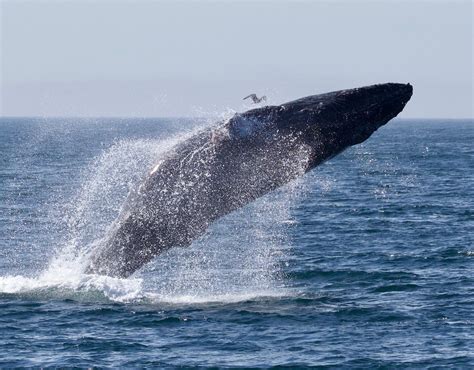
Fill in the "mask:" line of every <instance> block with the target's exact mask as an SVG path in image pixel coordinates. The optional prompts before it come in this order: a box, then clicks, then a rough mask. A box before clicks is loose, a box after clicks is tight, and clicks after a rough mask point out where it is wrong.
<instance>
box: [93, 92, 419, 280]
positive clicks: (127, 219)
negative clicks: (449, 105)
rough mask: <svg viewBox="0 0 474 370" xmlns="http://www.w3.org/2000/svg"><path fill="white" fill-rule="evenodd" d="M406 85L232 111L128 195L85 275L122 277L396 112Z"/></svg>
mask: <svg viewBox="0 0 474 370" xmlns="http://www.w3.org/2000/svg"><path fill="white" fill-rule="evenodd" d="M412 92H413V88H412V86H411V85H410V84H397V83H386V84H379V85H372V86H366V87H361V88H357V89H349V90H341V91H336V92H331V93H326V94H321V95H314V96H309V97H306V98H302V99H298V100H295V101H292V102H288V103H285V104H282V105H279V106H266V107H263V108H257V109H252V110H249V111H247V112H245V113H241V114H236V115H234V117H232V118H231V119H230V120H228V121H226V122H221V123H218V124H217V125H216V126H214V127H211V128H209V129H206V130H203V131H201V132H199V133H197V134H196V135H194V136H192V137H191V138H189V139H188V140H186V141H184V142H182V143H181V144H179V145H177V146H176V147H175V148H173V149H172V150H170V151H169V152H168V153H167V154H166V155H165V156H164V157H163V158H162V159H161V161H159V163H158V164H157V166H156V167H155V168H154V169H153V171H152V172H151V173H150V175H149V177H148V178H147V179H146V181H145V182H144V183H143V184H142V185H141V186H140V187H139V189H138V190H137V191H135V192H134V193H132V194H130V196H129V199H128V203H127V205H126V207H125V209H124V210H123V211H122V213H121V215H120V216H119V218H118V220H116V222H115V223H114V226H113V228H112V230H110V232H109V234H108V237H107V238H105V241H104V243H103V244H102V246H101V247H99V248H98V249H96V250H95V251H94V252H93V254H92V256H91V258H90V262H89V265H88V266H87V268H86V272H87V273H96V274H102V275H108V276H113V277H121V278H124V277H128V276H130V275H131V274H133V273H134V272H135V271H136V270H138V269H139V268H140V267H142V266H143V265H145V264H146V263H148V262H149V261H151V260H152V259H153V258H154V257H155V256H156V255H158V254H160V253H162V252H164V251H166V250H167V249H169V248H172V247H183V246H188V245H190V244H191V243H192V242H193V241H194V240H195V239H196V238H198V237H199V236H200V235H202V234H203V233H204V232H205V230H206V229H207V228H208V227H209V225H210V224H211V223H212V222H214V221H215V220H217V219H218V218H220V217H222V216H224V215H226V214H228V213H230V212H232V211H234V210H236V209H238V208H240V207H242V206H244V205H246V204H248V203H250V202H252V201H253V200H255V199H257V198H259V197H261V196H263V195H265V194H266V193H268V192H270V191H272V190H274V189H276V188H278V187H280V186H282V185H284V184H286V183H288V182H290V181H291V180H293V179H295V178H297V177H299V176H302V175H303V174H304V173H306V172H307V171H309V170H311V169H312V168H314V167H316V166H317V165H319V164H321V163H322V162H324V161H326V160H328V159H330V158H331V157H333V156H335V155H337V154H338V153H340V152H341V151H343V150H344V149H346V148H348V147H349V146H351V145H355V144H359V143H361V142H363V141H365V140H366V139H368V138H369V137H370V135H372V133H373V132H374V131H376V130H377V129H378V128H379V127H380V126H382V125H384V124H386V123H387V122H388V121H389V120H391V119H392V118H394V117H395V116H397V115H398V114H399V113H400V112H401V111H402V110H403V108H404V107H405V104H406V103H407V102H408V101H409V100H410V98H411V96H412Z"/></svg>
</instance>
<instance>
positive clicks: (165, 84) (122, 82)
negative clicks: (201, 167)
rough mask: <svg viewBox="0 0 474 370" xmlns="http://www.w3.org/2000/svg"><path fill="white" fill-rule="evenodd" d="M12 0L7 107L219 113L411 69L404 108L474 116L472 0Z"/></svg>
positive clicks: (21, 110)
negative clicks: (254, 98)
mask: <svg viewBox="0 0 474 370" xmlns="http://www.w3.org/2000/svg"><path fill="white" fill-rule="evenodd" d="M0 1H1V4H0V6H1V7H0V11H1V18H0V20H1V37H0V40H1V44H0V51H1V65H0V71H1V73H0V79H1V80H0V82H1V90H0V94H1V96H0V116H74V117H76V116H95V117H104V116H120V117H129V116H139V117H150V116H153V117H172V116H181V117H185V116H207V115H219V114H222V113H224V112H229V111H233V110H237V111H242V110H244V109H246V108H248V105H249V103H247V102H246V101H245V102H244V101H243V100H242V98H243V97H244V96H246V95H248V94H250V93H257V95H262V94H265V95H267V97H268V103H269V104H281V103H283V102H285V101H289V100H293V99H297V98H300V97H303V96H306V95H313V94H318V93H323V92H327V91H333V90H340V89H345V88H352V87H359V86H364V85H370V84H375V83H383V82H403V83H407V82H410V83H411V84H412V85H413V86H414V96H413V98H412V101H411V102H410V103H409V104H408V105H407V107H406V109H405V111H404V112H403V113H402V114H401V116H402V117H405V118H408V117H413V118H415V117H417V118H418V117H423V118H472V117H473V39H474V31H473V18H474V14H473V3H472V1H470V0H467V1H456V0H452V1H436V0H434V1H395V0H381V1H260V2H255V1H220V2H213V1H133V2H132V1H122V2H120V1H109V0H102V1H100V0H96V1H89V0H85V1H67V0H63V1H41V0H39V1H38V0H37V1H17V0H15V1H13V0H10V1H9V0H0Z"/></svg>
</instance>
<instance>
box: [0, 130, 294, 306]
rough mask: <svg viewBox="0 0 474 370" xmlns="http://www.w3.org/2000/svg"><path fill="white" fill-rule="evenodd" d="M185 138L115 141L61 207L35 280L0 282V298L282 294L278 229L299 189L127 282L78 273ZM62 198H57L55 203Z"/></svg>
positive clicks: (225, 223)
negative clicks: (58, 229) (58, 233)
mask: <svg viewBox="0 0 474 370" xmlns="http://www.w3.org/2000/svg"><path fill="white" fill-rule="evenodd" d="M194 133H195V130H193V131H192V132H185V133H182V134H180V135H177V136H175V137H172V138H167V139H158V140H120V141H117V142H115V143H114V144H113V145H111V146H110V147H109V148H108V149H106V150H104V151H103V152H102V153H101V154H100V155H99V156H97V157H96V158H95V159H94V160H93V161H92V162H91V163H90V164H89V165H88V166H87V167H86V169H85V170H84V171H83V172H82V174H81V186H80V189H79V191H78V192H77V194H76V195H75V196H74V197H72V199H71V200H70V201H68V202H64V205H63V207H62V212H63V213H64V215H65V217H64V218H63V219H62V222H63V226H62V229H63V230H64V232H63V233H62V237H61V238H60V240H59V241H58V245H57V247H56V249H55V251H54V254H53V255H54V257H53V258H52V260H51V262H50V264H49V265H48V267H47V268H46V269H45V270H43V271H41V272H40V273H39V274H38V275H37V276H34V277H30V276H20V275H16V276H4V277H0V292H2V293H12V294H34V295H37V294H41V295H43V296H45V297H48V296H51V297H56V298H59V297H61V298H73V299H78V300H81V299H87V300H89V299H93V300H100V299H106V300H113V301H119V302H137V301H143V300H145V301H153V302H155V301H160V302H171V303H172V302H176V303H186V302H188V303H193V302H195V303H201V302H209V301H225V302H234V301H239V300H247V299H251V298H254V297H261V296H281V295H286V294H287V291H286V287H285V283H284V277H283V275H282V273H281V264H282V263H284V261H286V254H287V249H288V248H289V247H288V241H287V239H286V233H285V228H286V227H287V226H288V225H291V222H289V214H288V213H289V212H288V211H289V205H290V203H291V202H292V199H293V198H294V197H295V196H297V194H298V193H299V191H298V189H299V187H298V185H297V184H298V182H296V183H295V184H293V185H291V186H289V187H287V188H286V189H284V190H283V191H278V192H277V193H274V194H270V195H268V196H266V197H264V198H262V199H260V200H258V201H257V202H255V203H254V204H252V205H250V206H248V207H245V208H243V209H241V210H238V211H237V212H235V213H233V214H231V215H229V216H227V217H224V218H223V219H222V220H219V221H218V222H217V223H216V224H215V225H213V226H212V227H211V228H210V229H209V230H208V232H207V233H206V234H205V235H204V236H203V237H202V238H200V239H199V240H197V241H196V242H195V243H193V245H192V246H191V247H189V248H175V249H171V250H169V251H168V252H166V253H164V254H162V255H161V256H160V257H159V258H157V259H156V260H155V261H154V262H153V263H151V264H149V265H148V266H146V267H145V268H144V269H142V271H140V272H139V273H137V274H135V275H134V276H132V278H129V279H118V278H111V277H107V276H100V275H92V274H85V273H84V269H85V266H86V261H87V259H88V257H89V254H90V252H91V251H92V250H93V249H94V248H96V247H97V246H100V244H101V243H102V242H103V240H104V238H106V237H107V233H108V231H109V230H110V229H111V225H113V222H114V220H115V219H116V218H117V216H118V215H119V213H120V211H121V208H122V206H123V204H124V203H125V201H126V198H127V196H128V194H129V193H130V192H131V191H133V190H134V189H136V187H137V186H138V185H139V184H140V183H141V182H142V181H143V178H144V177H145V176H146V175H147V174H148V173H149V172H150V170H151V169H152V168H153V166H154V164H156V162H157V161H159V159H160V157H161V156H162V155H163V154H164V153H165V152H166V151H167V150H169V149H170V148H171V147H172V146H174V145H176V144H177V143H179V142H180V141H182V140H185V139H187V138H188V137H189V136H191V135H193V134H194ZM57 199H61V197H57Z"/></svg>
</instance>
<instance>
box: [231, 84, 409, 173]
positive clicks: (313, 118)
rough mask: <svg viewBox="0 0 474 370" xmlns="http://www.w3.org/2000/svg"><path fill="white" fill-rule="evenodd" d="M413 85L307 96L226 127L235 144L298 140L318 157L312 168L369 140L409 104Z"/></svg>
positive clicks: (248, 115) (256, 112) (257, 111)
mask: <svg viewBox="0 0 474 370" xmlns="http://www.w3.org/2000/svg"><path fill="white" fill-rule="evenodd" d="M412 93H413V88H412V86H411V85H410V84H398V83H386V84H379V85H373V86H367V87H361V88H356V89H350V90H341V91H335V92H331V93H326V94H321V95H313V96H308V97H306V98H302V99H298V100H295V101H291V102H288V103H285V104H282V105H279V106H266V107H263V108H258V109H253V110H250V111H247V112H245V113H241V114H236V115H235V116H234V117H233V118H231V119H230V120H229V121H228V122H227V123H226V124H225V128H226V132H227V137H228V138H229V139H231V140H234V141H243V142H249V141H251V142H254V143H255V142H259V141H260V142H262V143H263V142H264V141H265V139H266V138H268V137H272V138H275V137H281V138H287V137H288V136H291V137H298V138H300V139H301V140H302V141H303V142H304V143H305V144H306V145H309V146H310V147H311V148H312V149H313V152H314V156H313V158H312V160H311V163H310V166H311V167H314V166H316V165H317V164H319V163H321V162H322V161H324V160H326V159H328V158H330V157H332V156H334V155H336V154H338V153H339V152H341V151H342V150H344V149H345V148H347V147H349V146H351V145H355V144H359V143H361V142H363V141H364V140H366V139H367V138H369V137H370V135H372V133H373V132H374V131H376V130H377V129H378V128H379V127H380V126H382V125H384V124H386V123H387V122H388V121H389V120H391V119H392V118H394V117H396V116H397V115H398V114H399V113H400V112H401V111H402V110H403V108H404V107H405V105H406V103H407V102H408V101H409V100H410V98H411V96H412Z"/></svg>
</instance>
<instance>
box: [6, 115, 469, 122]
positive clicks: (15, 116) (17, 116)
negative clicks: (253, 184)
mask: <svg viewBox="0 0 474 370" xmlns="http://www.w3.org/2000/svg"><path fill="white" fill-rule="evenodd" d="M12 118H13V119H15V118H16V119H18V118H28V119H209V118H215V116H112V115H111V116H60V115H58V116H53V115H51V116H50V115H48V116H21V115H5V116H3V115H0V119H12ZM416 119H418V120H451V121H454V120H456V121H469V120H474V117H459V118H458V117H457V118H449V117H394V118H392V120H416Z"/></svg>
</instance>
